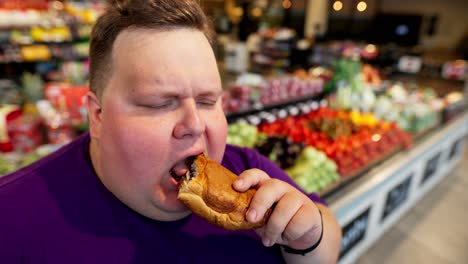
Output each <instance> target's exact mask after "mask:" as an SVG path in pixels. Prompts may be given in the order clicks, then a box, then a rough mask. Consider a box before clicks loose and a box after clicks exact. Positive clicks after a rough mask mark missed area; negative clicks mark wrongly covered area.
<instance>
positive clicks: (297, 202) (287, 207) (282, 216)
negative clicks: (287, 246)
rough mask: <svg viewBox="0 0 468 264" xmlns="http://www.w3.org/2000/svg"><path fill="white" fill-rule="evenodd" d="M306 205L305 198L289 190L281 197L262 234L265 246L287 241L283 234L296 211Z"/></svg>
mask: <svg viewBox="0 0 468 264" xmlns="http://www.w3.org/2000/svg"><path fill="white" fill-rule="evenodd" d="M303 205H304V202H303V200H302V199H301V198H300V197H299V196H298V195H295V194H294V193H293V192H291V191H290V192H288V193H286V194H285V195H283V197H282V198H281V199H280V201H279V202H278V204H277V205H276V207H275V209H274V211H273V213H272V214H271V216H270V219H269V220H268V223H267V225H266V226H265V230H264V233H263V236H262V240H263V244H264V245H265V246H272V245H273V244H274V243H285V242H284V241H283V239H284V238H283V237H282V234H284V230H285V229H286V227H287V225H288V224H289V222H290V220H291V219H292V218H293V217H294V215H295V214H296V212H297V211H298V210H299V209H300V208H301V207H302V206H303Z"/></svg>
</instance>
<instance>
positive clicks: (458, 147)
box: [448, 138, 463, 160]
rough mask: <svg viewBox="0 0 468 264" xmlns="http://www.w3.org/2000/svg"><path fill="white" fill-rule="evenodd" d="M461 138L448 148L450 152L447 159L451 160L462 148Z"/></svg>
mask: <svg viewBox="0 0 468 264" xmlns="http://www.w3.org/2000/svg"><path fill="white" fill-rule="evenodd" d="M462 143H463V138H459V139H458V140H457V141H455V142H453V144H452V147H451V148H450V153H449V156H448V160H452V159H453V158H454V157H455V156H456V155H457V154H458V153H460V152H461V149H462Z"/></svg>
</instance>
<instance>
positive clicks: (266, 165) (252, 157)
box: [244, 148, 327, 205]
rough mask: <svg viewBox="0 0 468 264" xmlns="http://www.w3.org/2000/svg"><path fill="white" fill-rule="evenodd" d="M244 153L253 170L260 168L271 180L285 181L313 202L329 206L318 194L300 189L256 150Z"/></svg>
mask: <svg viewBox="0 0 468 264" xmlns="http://www.w3.org/2000/svg"><path fill="white" fill-rule="evenodd" d="M244 151H245V152H246V153H247V155H248V156H249V158H248V161H249V162H250V166H251V167H252V168H258V169H261V170H263V171H265V172H266V173H267V174H268V175H269V176H270V177H271V178H276V179H279V180H282V181H285V182H287V183H289V184H291V185H292V186H294V187H296V188H297V189H299V190H300V191H301V192H303V193H304V194H306V195H307V196H308V197H309V198H310V199H311V200H312V201H314V202H318V203H321V204H323V205H327V203H326V202H325V201H324V200H322V199H320V197H319V196H318V195H317V194H316V193H306V192H305V191H304V190H303V189H302V188H300V187H299V186H298V185H297V184H296V183H295V182H294V180H293V179H291V177H289V176H288V175H287V174H286V172H284V171H283V170H282V169H281V168H280V167H279V166H278V165H276V164H275V163H273V162H272V161H271V160H269V159H268V158H267V157H265V156H263V155H261V154H260V153H258V152H257V151H255V150H252V149H248V148H244Z"/></svg>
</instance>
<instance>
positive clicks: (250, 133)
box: [227, 122, 262, 148]
mask: <svg viewBox="0 0 468 264" xmlns="http://www.w3.org/2000/svg"><path fill="white" fill-rule="evenodd" d="M261 137H262V134H261V133H259V132H258V129H257V127H256V126H252V125H249V124H247V123H246V122H236V123H234V124H230V125H229V127H228V134H227V143H228V144H232V145H236V146H240V147H249V148H253V147H254V146H255V144H257V142H258V141H259V140H260V138H261Z"/></svg>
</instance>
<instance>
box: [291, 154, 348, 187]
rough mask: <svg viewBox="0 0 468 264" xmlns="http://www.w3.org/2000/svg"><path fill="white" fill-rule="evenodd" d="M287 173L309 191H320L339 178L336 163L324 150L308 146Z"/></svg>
mask: <svg viewBox="0 0 468 264" xmlns="http://www.w3.org/2000/svg"><path fill="white" fill-rule="evenodd" d="M285 171H286V173H287V174H288V175H289V176H290V177H291V178H292V179H293V180H294V181H295V182H296V183H297V185H299V187H301V188H302V189H304V191H306V192H308V193H313V192H320V191H322V190H324V189H325V188H327V187H328V186H330V185H331V184H332V183H334V182H336V181H337V180H339V175H338V172H337V166H336V163H335V162H334V161H333V160H331V159H329V158H328V157H327V156H326V155H325V154H324V153H323V152H322V151H319V150H317V149H315V148H314V147H310V146H308V147H306V148H305V149H304V150H303V151H302V152H301V154H300V155H299V157H298V158H297V159H296V162H295V163H294V165H293V166H292V167H290V168H288V169H286V170H285Z"/></svg>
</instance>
